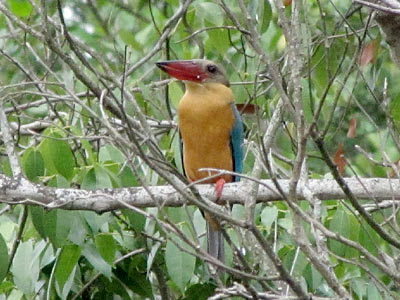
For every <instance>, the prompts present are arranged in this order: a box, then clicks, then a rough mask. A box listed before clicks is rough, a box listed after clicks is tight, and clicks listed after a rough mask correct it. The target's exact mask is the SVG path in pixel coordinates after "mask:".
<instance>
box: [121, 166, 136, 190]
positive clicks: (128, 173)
mask: <svg viewBox="0 0 400 300" xmlns="http://www.w3.org/2000/svg"><path fill="white" fill-rule="evenodd" d="M119 178H120V179H121V187H131V186H138V185H139V182H138V180H137V178H136V176H135V174H133V172H132V170H131V168H130V167H129V166H125V167H124V168H123V169H122V171H121V172H120V174H119Z"/></svg>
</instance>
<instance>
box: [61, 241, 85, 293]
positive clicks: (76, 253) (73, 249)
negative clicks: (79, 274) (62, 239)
mask: <svg viewBox="0 0 400 300" xmlns="http://www.w3.org/2000/svg"><path fill="white" fill-rule="evenodd" d="M80 256H81V248H80V247H79V246H77V245H65V246H64V247H62V249H61V253H60V255H59V257H58V261H57V266H56V270H55V278H56V280H57V282H58V284H59V286H60V289H61V290H62V289H63V287H64V284H65V283H66V282H67V280H68V278H69V275H70V274H71V272H72V270H73V269H74V268H75V267H76V264H77V263H78V260H79V257H80Z"/></svg>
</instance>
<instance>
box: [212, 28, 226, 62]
mask: <svg viewBox="0 0 400 300" xmlns="http://www.w3.org/2000/svg"><path fill="white" fill-rule="evenodd" d="M229 46H230V43H229V38H228V32H227V30H226V29H214V30H209V31H208V40H207V42H206V47H207V48H208V49H210V50H211V51H213V52H216V53H218V54H219V55H221V56H223V55H224V54H225V53H226V52H227V51H228V49H229Z"/></svg>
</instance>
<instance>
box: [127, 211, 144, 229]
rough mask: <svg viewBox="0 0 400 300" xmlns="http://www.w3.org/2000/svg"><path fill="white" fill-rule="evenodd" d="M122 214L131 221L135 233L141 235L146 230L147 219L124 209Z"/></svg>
mask: <svg viewBox="0 0 400 300" xmlns="http://www.w3.org/2000/svg"><path fill="white" fill-rule="evenodd" d="M122 213H123V215H124V216H126V217H127V218H128V220H129V224H130V225H131V226H132V228H133V230H135V232H137V233H140V232H142V230H144V225H145V224H146V217H145V216H143V215H141V214H139V213H137V212H135V211H132V210H129V209H123V210H122Z"/></svg>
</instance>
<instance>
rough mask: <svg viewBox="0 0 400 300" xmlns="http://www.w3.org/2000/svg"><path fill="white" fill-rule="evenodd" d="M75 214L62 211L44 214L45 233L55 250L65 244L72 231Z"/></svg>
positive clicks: (57, 210)
mask: <svg viewBox="0 0 400 300" xmlns="http://www.w3.org/2000/svg"><path fill="white" fill-rule="evenodd" d="M74 213H75V212H72V211H65V210H60V209H56V210H52V211H49V212H44V214H43V219H42V223H43V228H44V232H45V234H46V236H47V237H48V238H49V239H50V241H51V242H52V243H53V245H54V247H55V248H60V247H62V246H63V245H64V244H65V242H66V240H67V237H68V234H69V231H70V226H71V215H72V214H74Z"/></svg>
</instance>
